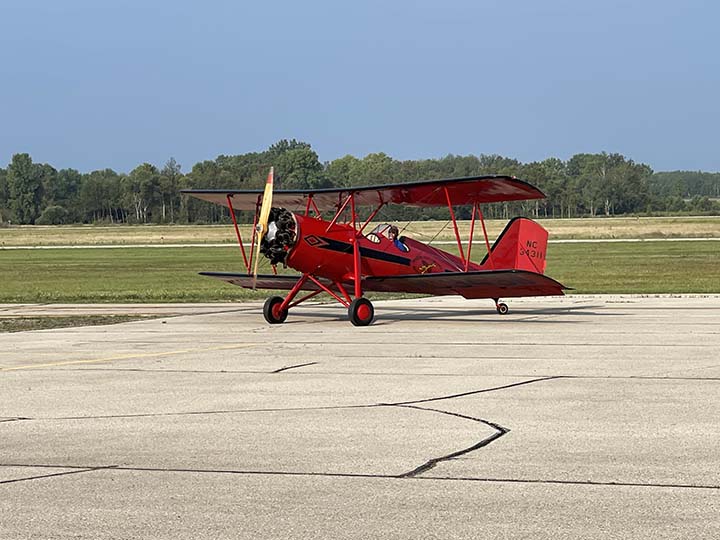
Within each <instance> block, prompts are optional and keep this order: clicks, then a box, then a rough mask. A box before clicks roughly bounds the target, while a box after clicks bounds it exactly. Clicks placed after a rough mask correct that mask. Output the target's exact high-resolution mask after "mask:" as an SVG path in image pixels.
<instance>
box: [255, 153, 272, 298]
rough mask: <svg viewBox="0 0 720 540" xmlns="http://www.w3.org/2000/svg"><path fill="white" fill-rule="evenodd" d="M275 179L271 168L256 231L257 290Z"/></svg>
mask: <svg viewBox="0 0 720 540" xmlns="http://www.w3.org/2000/svg"><path fill="white" fill-rule="evenodd" d="M274 177H275V172H274V167H270V172H269V173H268V177H267V182H266V183H265V192H264V193H263V200H262V206H261V207H260V217H259V218H258V221H257V225H256V226H255V231H256V233H257V251H256V252H255V268H254V269H253V280H252V288H253V290H254V289H255V285H256V283H257V274H258V263H259V262H260V244H261V243H262V239H263V238H265V235H266V234H267V232H268V219H269V217H270V208H272V196H273V180H274Z"/></svg>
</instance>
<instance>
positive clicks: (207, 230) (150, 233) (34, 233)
mask: <svg viewBox="0 0 720 540" xmlns="http://www.w3.org/2000/svg"><path fill="white" fill-rule="evenodd" d="M538 221H539V222H540V223H541V224H542V225H543V226H544V227H545V228H546V229H548V231H549V232H550V238H551V239H555V240H559V239H577V238H720V216H718V217H672V218H669V217H663V218H633V217H614V218H583V219H540V220H538ZM506 223H507V221H506V220H489V221H488V222H487V226H488V235H489V236H490V238H491V239H493V238H495V237H496V236H497V235H498V234H499V233H500V231H501V230H502V229H503V227H505V225H506ZM404 225H405V224H403V223H399V226H401V227H403V226H404ZM443 227H444V229H443ZM469 227H470V225H469V222H467V221H461V222H459V229H460V232H461V234H463V237H465V236H466V235H467V234H468V231H469ZM368 230H370V229H369V228H368ZM438 232H440V234H439V235H438V237H437V240H440V241H442V240H454V236H453V231H452V227H450V226H448V225H447V224H446V223H445V222H438V221H417V222H414V223H411V224H410V225H409V226H408V227H407V229H406V230H405V231H404V234H406V235H408V236H413V237H415V238H417V239H418V240H423V241H427V240H429V239H431V238H432V237H433V236H435V235H436V234H437V233H438ZM241 233H242V235H243V238H244V239H245V240H246V241H249V240H250V226H248V225H244V226H242V227H241ZM476 235H477V238H481V237H482V231H481V230H480V227H477V229H476ZM225 242H227V243H232V242H235V232H234V230H233V227H232V225H142V226H123V225H117V226H106V227H101V226H93V225H84V226H83V225H81V226H67V227H65V226H62V227H60V226H20V227H6V228H0V247H2V246H6V247H10V246H58V245H122V244H198V243H209V244H216V243H225Z"/></svg>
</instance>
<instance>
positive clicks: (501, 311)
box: [497, 302, 510, 315]
mask: <svg viewBox="0 0 720 540" xmlns="http://www.w3.org/2000/svg"><path fill="white" fill-rule="evenodd" d="M508 311H510V308H509V307H508V305H507V304H506V303H505V302H500V303H499V304H498V305H497V312H498V313H499V314H500V315H507V312H508Z"/></svg>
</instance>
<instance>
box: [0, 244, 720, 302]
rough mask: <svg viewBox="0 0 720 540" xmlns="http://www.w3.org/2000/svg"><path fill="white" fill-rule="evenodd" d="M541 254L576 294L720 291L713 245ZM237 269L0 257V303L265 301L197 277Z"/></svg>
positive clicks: (165, 254) (220, 253) (115, 255)
mask: <svg viewBox="0 0 720 540" xmlns="http://www.w3.org/2000/svg"><path fill="white" fill-rule="evenodd" d="M447 247H449V246H447ZM548 251H549V254H548V255H549V264H548V269H547V274H548V275H549V276H551V277H553V278H555V279H557V280H558V281H560V282H561V283H563V284H565V285H567V286H569V287H573V288H574V289H575V291H574V292H576V293H646V294H654V293H720V242H716V241H696V242H653V241H647V242H642V243H598V244H591V243H583V244H554V245H550V246H549V248H548ZM242 268H243V265H242V258H241V257H240V254H239V252H238V250H236V249H230V248H162V249H152V248H150V249H148V248H120V249H118V248H116V249H72V250H70V249H68V250H61V249H45V250H10V251H0V302H2V303H16V302H17V303H23V302H28V303H37V302H67V303H75V302H108V303H117V302H216V301H242V300H250V299H262V298H265V297H266V296H268V293H267V291H249V290H246V289H242V288H240V287H234V286H232V285H228V284H226V283H224V282H221V281H218V280H215V279H211V278H206V277H202V276H199V275H197V272H199V271H201V270H213V271H226V272H231V271H236V272H240V271H242ZM262 271H263V270H262V269H261V272H262ZM264 271H265V272H267V268H266V269H265V270H264Z"/></svg>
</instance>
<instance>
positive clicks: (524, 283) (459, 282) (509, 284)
mask: <svg viewBox="0 0 720 540" xmlns="http://www.w3.org/2000/svg"><path fill="white" fill-rule="evenodd" d="M200 275H203V276H209V277H214V278H217V279H221V280H223V281H227V282H228V283H232V284H233V285H239V286H240V287H245V288H246V289H250V288H252V286H253V283H252V276H248V275H247V274H234V273H229V272H201V273H200ZM299 278H300V276H299V275H273V274H270V275H259V276H258V277H257V288H258V289H280V290H290V289H292V288H293V287H294V286H295V284H296V283H297V281H298V279H299ZM319 281H320V282H321V283H323V285H326V286H328V287H329V288H331V289H332V288H334V285H333V283H332V282H331V281H330V280H327V279H323V278H319ZM344 285H348V286H349V287H351V286H352V282H348V283H346V284H344ZM318 289H319V287H318V286H317V285H316V284H315V283H313V282H312V281H310V280H308V281H306V282H305V283H304V284H303V286H302V290H305V291H316V290H318ZM363 290H365V291H372V292H402V293H416V294H429V295H432V296H444V295H452V294H459V295H461V296H464V297H465V298H512V297H519V296H557V295H563V294H564V292H563V291H564V290H568V287H565V286H564V285H563V284H561V283H558V282H557V281H555V280H554V279H552V278H549V277H547V276H545V275H543V274H538V273H536V272H530V271H527V270H487V271H480V272H441V273H437V274H409V275H402V276H369V277H366V278H363Z"/></svg>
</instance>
